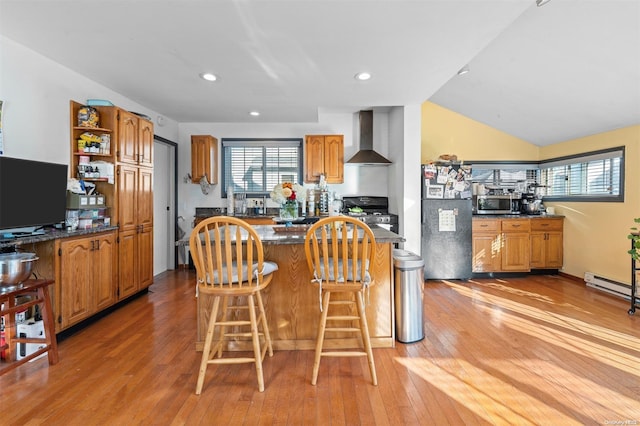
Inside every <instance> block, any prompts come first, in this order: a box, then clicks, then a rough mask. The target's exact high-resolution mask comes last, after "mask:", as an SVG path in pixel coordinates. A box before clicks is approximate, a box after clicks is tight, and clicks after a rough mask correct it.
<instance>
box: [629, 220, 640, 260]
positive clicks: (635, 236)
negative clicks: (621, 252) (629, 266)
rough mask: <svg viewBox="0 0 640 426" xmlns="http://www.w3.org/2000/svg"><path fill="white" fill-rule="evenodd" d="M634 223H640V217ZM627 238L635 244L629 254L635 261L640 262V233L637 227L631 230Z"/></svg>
mask: <svg viewBox="0 0 640 426" xmlns="http://www.w3.org/2000/svg"><path fill="white" fill-rule="evenodd" d="M633 221H634V222H635V223H640V217H636V218H635V219H633ZM627 238H628V239H630V240H631V241H632V242H633V248H632V249H630V250H628V251H627V253H629V254H630V255H631V258H632V259H633V260H640V233H638V228H637V227H636V226H633V227H632V228H631V232H630V233H629V235H627Z"/></svg>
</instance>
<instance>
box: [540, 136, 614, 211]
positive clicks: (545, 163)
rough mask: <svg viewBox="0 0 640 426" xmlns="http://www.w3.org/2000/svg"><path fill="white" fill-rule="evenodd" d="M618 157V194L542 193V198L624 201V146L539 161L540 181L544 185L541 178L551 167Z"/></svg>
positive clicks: (544, 182)
mask: <svg viewBox="0 0 640 426" xmlns="http://www.w3.org/2000/svg"><path fill="white" fill-rule="evenodd" d="M618 152H620V156H619V157H618V156H615V155H611V156H608V155H607V154H616V153H618ZM607 158H608V159H613V158H620V166H619V169H620V170H619V173H620V175H619V180H618V187H619V194H613V195H604V194H588V193H587V194H575V195H571V194H563V195H544V196H543V197H542V199H543V200H548V201H570V202H609V203H622V202H624V183H625V158H626V155H625V147H624V146H618V147H613V148H606V149H601V150H597V151H589V152H584V153H580V154H574V155H567V156H564V157H556V158H549V159H547V160H542V161H540V180H541V181H540V183H541V184H542V185H545V184H546V183H547V181H545V180H544V179H543V176H544V175H545V174H546V171H547V170H549V169H551V168H552V167H557V166H567V165H572V164H584V163H588V162H590V161H596V160H602V159H607Z"/></svg>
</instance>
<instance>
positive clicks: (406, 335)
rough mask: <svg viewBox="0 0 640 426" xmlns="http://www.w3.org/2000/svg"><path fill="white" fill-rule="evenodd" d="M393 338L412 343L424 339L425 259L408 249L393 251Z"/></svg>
mask: <svg viewBox="0 0 640 426" xmlns="http://www.w3.org/2000/svg"><path fill="white" fill-rule="evenodd" d="M393 267H394V281H395V283H394V285H395V308H396V309H395V310H396V339H397V340H398V341H399V342H401V343H413V342H417V341H419V340H422V339H424V312H423V311H424V309H423V298H424V260H423V259H422V258H421V257H420V256H418V255H417V254H415V253H412V252H410V251H407V250H399V249H394V250H393Z"/></svg>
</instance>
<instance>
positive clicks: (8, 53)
mask: <svg viewBox="0 0 640 426" xmlns="http://www.w3.org/2000/svg"><path fill="white" fill-rule="evenodd" d="M105 60H108V58H105ZM0 99H1V100H2V101H3V102H4V107H3V112H2V133H3V138H4V155H6V156H8V157H16V158H28V159H31V160H37V161H50V162H54V163H63V164H69V159H70V149H71V148H70V143H71V141H70V129H69V124H70V119H69V101H70V100H74V101H77V102H80V103H82V102H84V101H85V100H86V99H107V100H109V101H111V102H112V103H113V104H115V105H117V106H119V107H122V108H124V109H127V110H132V111H136V112H139V113H142V114H146V115H148V116H149V117H152V118H154V121H155V119H156V118H157V117H158V115H159V113H157V112H155V111H152V110H150V109H148V108H146V107H144V106H142V105H140V104H137V103H136V102H134V101H132V100H131V99H129V98H126V97H125V96H123V95H121V94H119V93H116V92H114V91H112V90H110V89H108V88H106V87H104V86H102V85H100V84H98V83H96V82H95V81H92V80H90V79H88V78H87V77H84V76H82V75H80V74H78V73H76V72H74V71H71V70H70V69H68V68H65V67H63V66H61V65H59V64H58V63H56V62H53V61H51V60H49V59H48V58H46V57H44V56H42V55H40V54H38V53H36V52H34V51H32V50H30V49H27V48H26V47H24V46H22V45H20V44H18V43H15V42H14V41H12V40H10V39H8V38H6V37H4V36H0ZM155 133H156V134H158V135H160V136H162V137H165V138H167V139H169V140H176V139H177V134H178V123H177V122H175V121H173V120H171V119H166V120H165V124H164V125H163V126H162V127H161V126H158V125H156V126H155Z"/></svg>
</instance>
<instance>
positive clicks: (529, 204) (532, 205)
mask: <svg viewBox="0 0 640 426" xmlns="http://www.w3.org/2000/svg"><path fill="white" fill-rule="evenodd" d="M541 206H542V200H540V199H538V197H536V195H535V194H532V193H527V194H522V202H521V211H522V213H526V214H540V207H541Z"/></svg>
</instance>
